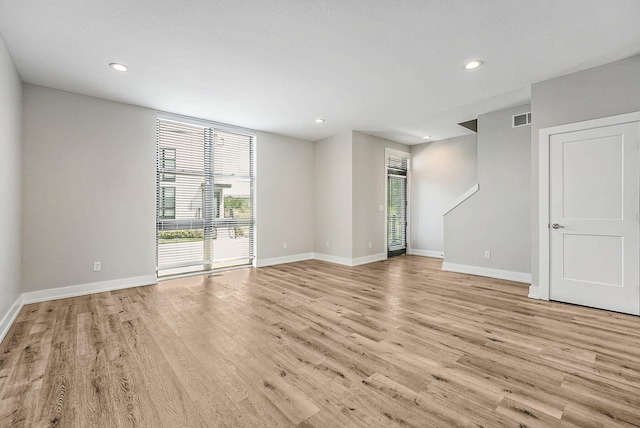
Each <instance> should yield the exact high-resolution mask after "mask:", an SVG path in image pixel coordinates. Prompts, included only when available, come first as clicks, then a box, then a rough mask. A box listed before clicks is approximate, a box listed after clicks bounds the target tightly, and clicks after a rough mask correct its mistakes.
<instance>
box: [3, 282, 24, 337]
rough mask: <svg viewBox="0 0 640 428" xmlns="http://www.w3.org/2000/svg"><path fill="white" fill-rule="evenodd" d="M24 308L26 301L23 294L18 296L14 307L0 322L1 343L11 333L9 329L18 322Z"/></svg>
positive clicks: (12, 306)
mask: <svg viewBox="0 0 640 428" xmlns="http://www.w3.org/2000/svg"><path fill="white" fill-rule="evenodd" d="M23 306H24V301H23V300H22V294H21V295H19V296H18V298H17V299H16V301H15V302H13V305H11V307H10V308H9V310H8V311H7V313H6V314H5V316H4V318H2V321H0V342H2V341H3V340H4V337H5V336H6V335H7V333H8V332H9V329H10V328H11V326H12V325H13V322H14V321H15V320H16V317H17V316H18V314H19V313H20V310H21V309H22V307H23Z"/></svg>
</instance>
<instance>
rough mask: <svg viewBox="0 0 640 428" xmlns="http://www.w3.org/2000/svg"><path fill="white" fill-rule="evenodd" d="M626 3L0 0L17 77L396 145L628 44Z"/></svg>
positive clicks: (631, 23) (522, 99)
mask: <svg viewBox="0 0 640 428" xmlns="http://www.w3.org/2000/svg"><path fill="white" fill-rule="evenodd" d="M639 17H640V1H638V0H606V1H604V0H535V1H531V0H527V1H521V0H483V1H479V0H437V1H436V0H317V1H313V2H312V1H307V0H268V1H267V0H263V1H259V0H253V1H248V0H183V1H169V0H108V1H107V0H103V1H97V0H56V1H50V0H0V34H1V35H2V38H3V39H4V42H5V44H6V45H7V48H8V49H9V52H10V53H11V55H12V57H13V59H14V62H15V64H16V67H17V69H18V72H19V73H20V75H21V76H22V79H23V80H24V81H25V82H29V83H34V84H39V85H44V86H49V87H53V88H58V89H63V90H67V91H72V92H77V93H81V94H87V95H92V96H96V97H100V98H106V99H111V100H116V101H122V102H126V103H131V104H137V105H141V106H146V107H150V108H154V109H158V110H161V111H167V112H172V113H179V114H184V115H189V116H195V117H199V118H204V119H210V120H214V121H218V122H223V123H229V124H233V125H237V126H243V127H247V128H253V129H258V130H264V131H270V132H275V133H279V134H284V135H289V136H294V137H299V138H304V139H308V140H318V139H322V138H325V137H328V136H332V135H335V134H337V133H340V132H343V131H347V130H359V131H364V132H367V133H370V134H374V135H378V136H381V137H385V138H389V139H392V140H396V141H400V142H404V143H408V144H416V143H421V142H423V140H422V138H421V137H422V136H423V135H431V136H432V137H433V139H442V138H449V137H453V136H456V135H462V134H467V133H470V132H471V131H467V130H465V129H464V128H462V127H460V126H458V125H457V123H458V122H462V121H465V120H469V119H473V118H475V117H476V116H477V115H478V114H482V113H485V112H489V111H492V110H496V109H500V108H503V107H509V106H514V105H518V104H522V103H526V102H528V100H529V96H530V85H531V84H532V83H535V82H539V81H542V80H546V79H549V78H552V77H555V76H560V75H563V74H566V73H569V72H573V71H578V70H582V69H585V68H589V67H592V66H596V65H600V64H604V63H607V62H610V61H614V60H618V59H622V58H625V57H628V56H631V55H634V54H637V53H640V25H639V23H638V18H639ZM476 58H478V59H482V60H483V61H484V66H483V67H481V68H479V69H477V70H474V71H467V70H465V69H464V64H465V63H466V62H467V61H469V60H471V59H476ZM110 62H122V63H124V64H127V65H128V66H129V67H130V71H129V72H128V73H117V72H115V71H113V70H112V69H111V68H109V67H108V64H109V63H110ZM317 117H323V118H325V119H326V122H325V123H322V124H316V123H315V122H314V119H316V118H317ZM534 120H535V119H534Z"/></svg>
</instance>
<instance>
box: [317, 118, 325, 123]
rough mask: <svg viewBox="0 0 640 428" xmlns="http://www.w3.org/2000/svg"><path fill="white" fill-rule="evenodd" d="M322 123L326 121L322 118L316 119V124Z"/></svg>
mask: <svg viewBox="0 0 640 428" xmlns="http://www.w3.org/2000/svg"><path fill="white" fill-rule="evenodd" d="M322 122H324V119H322V118H321V117H319V118H317V119H316V123H322Z"/></svg>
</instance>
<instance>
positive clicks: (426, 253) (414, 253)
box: [407, 248, 444, 259]
mask: <svg viewBox="0 0 640 428" xmlns="http://www.w3.org/2000/svg"><path fill="white" fill-rule="evenodd" d="M407 254H409V255H411V256H422V257H435V258H437V259H443V258H444V253H443V252H442V251H431V250H418V249H415V248H410V249H409V251H407Z"/></svg>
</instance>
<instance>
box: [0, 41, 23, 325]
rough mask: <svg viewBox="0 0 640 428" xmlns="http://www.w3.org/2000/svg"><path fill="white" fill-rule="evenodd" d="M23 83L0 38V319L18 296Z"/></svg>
mask: <svg viewBox="0 0 640 428" xmlns="http://www.w3.org/2000/svg"><path fill="white" fill-rule="evenodd" d="M21 141H22V80H20V76H19V75H18V72H17V71H16V69H15V67H14V65H13V61H12V60H11V56H10V55H9V52H8V51H7V48H6V47H5V45H4V41H3V40H2V39H1V38H0V195H2V209H1V210H0V237H1V238H0V320H2V319H3V318H4V317H5V316H6V315H7V314H8V310H9V308H10V307H11V306H12V305H13V303H14V302H15V301H16V299H17V298H18V296H19V295H20V242H21V238H20V231H21V213H20V211H21V199H22V196H21V169H22V149H21Z"/></svg>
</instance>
